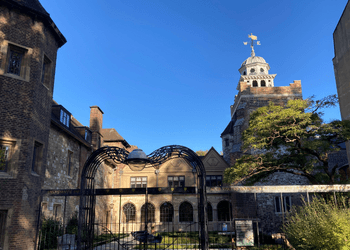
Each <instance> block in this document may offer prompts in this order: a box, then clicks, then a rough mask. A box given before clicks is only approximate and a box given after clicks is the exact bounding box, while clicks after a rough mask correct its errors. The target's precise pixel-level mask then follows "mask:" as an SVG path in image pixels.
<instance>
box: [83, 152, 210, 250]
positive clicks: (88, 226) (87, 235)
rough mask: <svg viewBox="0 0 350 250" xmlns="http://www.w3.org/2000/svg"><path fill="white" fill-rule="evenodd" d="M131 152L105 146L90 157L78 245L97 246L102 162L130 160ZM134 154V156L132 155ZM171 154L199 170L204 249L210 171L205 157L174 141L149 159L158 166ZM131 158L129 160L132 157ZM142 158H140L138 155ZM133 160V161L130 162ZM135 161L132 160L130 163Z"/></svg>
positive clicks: (206, 240)
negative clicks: (98, 176) (97, 182)
mask: <svg viewBox="0 0 350 250" xmlns="http://www.w3.org/2000/svg"><path fill="white" fill-rule="evenodd" d="M128 156H129V152H127V151H126V150H124V149H122V148H118V147H103V148H100V149H98V150H96V151H94V152H93V153H92V154H91V156H90V157H89V159H88V160H87V161H86V163H85V165H84V168H83V171H82V174H81V187H80V194H81V196H80V205H79V225H78V242H77V247H78V249H82V248H83V247H85V248H86V249H92V248H93V236H94V220H95V201H96V190H95V174H96V171H97V170H98V168H99V166H100V165H101V164H102V163H103V162H104V161H105V160H107V159H110V160H113V161H114V162H115V163H116V164H121V163H123V164H128V162H130V159H128ZM129 158H130V157H129ZM171 158H184V159H185V160H186V161H187V162H188V163H189V164H190V165H191V166H192V167H193V170H195V171H196V172H197V175H198V179H199V183H198V184H199V185H198V193H199V207H198V209H199V220H200V221H199V225H200V245H201V249H203V250H204V249H208V218H207V213H206V206H207V198H206V182H205V179H206V172H205V168H204V165H203V163H202V161H201V160H200V159H199V157H198V155H197V154H196V153H195V152H193V151H192V150H191V149H189V148H187V147H184V146H179V145H171V146H164V147H162V148H159V149H157V150H155V151H153V152H152V153H151V154H149V155H148V156H147V159H146V161H147V162H148V163H149V164H151V165H152V166H153V167H154V168H155V169H158V168H159V167H160V165H161V164H162V163H164V162H166V161H167V160H169V159H171ZM128 160H129V161H128ZM137 160H140V159H137ZM129 164H130V163H129ZM130 165H131V164H130Z"/></svg>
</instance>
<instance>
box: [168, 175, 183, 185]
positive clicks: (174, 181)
mask: <svg viewBox="0 0 350 250" xmlns="http://www.w3.org/2000/svg"><path fill="white" fill-rule="evenodd" d="M168 185H169V187H172V188H176V187H184V186H185V176H168Z"/></svg>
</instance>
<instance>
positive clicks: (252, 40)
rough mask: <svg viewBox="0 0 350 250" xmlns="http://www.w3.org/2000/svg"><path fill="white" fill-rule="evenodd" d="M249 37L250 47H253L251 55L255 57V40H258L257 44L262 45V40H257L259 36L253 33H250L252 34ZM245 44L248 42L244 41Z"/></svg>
mask: <svg viewBox="0 0 350 250" xmlns="http://www.w3.org/2000/svg"><path fill="white" fill-rule="evenodd" d="M248 37H249V38H250V47H251V48H252V52H251V53H250V55H251V56H252V57H253V56H255V51H254V41H256V45H260V41H257V40H258V37H257V36H254V35H253V33H250V35H248ZM243 44H244V45H248V42H243Z"/></svg>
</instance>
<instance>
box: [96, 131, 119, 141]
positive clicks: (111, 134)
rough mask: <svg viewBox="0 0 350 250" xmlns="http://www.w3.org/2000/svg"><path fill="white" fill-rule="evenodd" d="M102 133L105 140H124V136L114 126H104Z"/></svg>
mask: <svg viewBox="0 0 350 250" xmlns="http://www.w3.org/2000/svg"><path fill="white" fill-rule="evenodd" d="M101 134H102V136H103V140H104V141H124V138H123V137H122V136H121V135H120V134H119V133H118V132H117V130H115V129H114V128H103V129H102V131H101Z"/></svg>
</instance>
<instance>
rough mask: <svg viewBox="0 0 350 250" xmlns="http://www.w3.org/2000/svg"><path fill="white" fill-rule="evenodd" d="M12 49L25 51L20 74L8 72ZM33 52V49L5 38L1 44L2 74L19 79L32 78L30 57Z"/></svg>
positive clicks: (0, 71) (0, 68) (26, 79)
mask: <svg viewBox="0 0 350 250" xmlns="http://www.w3.org/2000/svg"><path fill="white" fill-rule="evenodd" d="M11 51H20V52H22V53H23V58H22V60H21V66H20V74H19V75H16V74H12V73H8V67H9V60H10V55H11ZM32 54H33V49H32V48H29V47H26V46H23V45H20V44H17V43H13V42H10V41H8V40H4V41H3V42H2V44H1V57H2V62H1V65H0V75H3V76H6V77H11V78H15V79H18V80H22V81H26V82H29V79H30V58H31V56H32Z"/></svg>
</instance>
